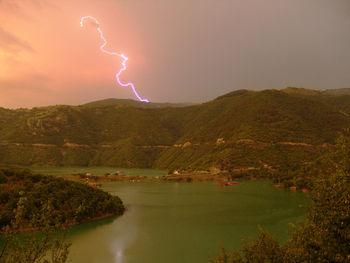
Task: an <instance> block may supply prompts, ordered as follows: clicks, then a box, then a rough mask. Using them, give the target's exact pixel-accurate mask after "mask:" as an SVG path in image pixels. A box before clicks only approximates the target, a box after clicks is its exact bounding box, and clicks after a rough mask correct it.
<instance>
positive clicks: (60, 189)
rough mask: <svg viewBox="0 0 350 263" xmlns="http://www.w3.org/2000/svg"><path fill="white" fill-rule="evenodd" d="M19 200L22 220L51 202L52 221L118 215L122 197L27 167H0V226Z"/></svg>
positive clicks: (8, 222)
mask: <svg viewBox="0 0 350 263" xmlns="http://www.w3.org/2000/svg"><path fill="white" fill-rule="evenodd" d="M20 198H22V201H23V211H22V214H23V217H24V220H25V221H24V222H30V221H31V220H32V219H33V218H34V217H35V216H38V214H40V211H41V210H42V208H43V206H45V205H47V204H48V203H49V204H50V205H51V206H52V209H53V210H52V211H51V214H50V219H51V220H52V222H54V223H61V224H65V223H70V224H71V223H73V224H74V223H80V222H84V221H89V220H93V219H96V218H99V217H104V216H108V215H109V216H110V215H121V214H122V213H123V212H124V206H123V203H122V201H121V200H120V198H119V197H117V196H112V195H110V194H109V193H106V192H104V191H102V190H100V189H96V188H93V187H90V186H87V185H83V184H81V183H77V182H72V181H68V180H64V179H62V178H56V177H52V176H44V175H38V174H32V173H31V172H30V171H28V170H18V169H8V168H1V169H0V230H2V228H3V227H4V226H6V225H9V224H10V223H11V221H12V220H13V219H14V217H15V209H17V205H18V201H19V199H20Z"/></svg>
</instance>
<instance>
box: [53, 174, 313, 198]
mask: <svg viewBox="0 0 350 263" xmlns="http://www.w3.org/2000/svg"><path fill="white" fill-rule="evenodd" d="M58 177H61V178H63V179H66V180H72V181H77V182H81V183H86V184H87V185H89V184H90V186H91V187H100V183H103V182H130V183H137V182H158V183H162V182H182V183H191V182H228V181H242V180H248V181H257V180H271V178H267V177H266V178H263V177H261V178H256V177H254V176H252V175H246V176H242V177H228V176H227V175H226V174H222V173H218V174H210V173H203V172H191V173H183V174H170V175H164V176H161V177H146V176H131V175H91V176H90V175H84V176H82V175H81V174H68V175H58ZM272 186H273V187H275V188H278V189H286V190H290V191H293V192H295V191H299V192H303V193H309V192H310V191H311V190H310V189H307V188H297V187H296V186H290V187H287V186H284V185H283V184H276V183H273V182H272Z"/></svg>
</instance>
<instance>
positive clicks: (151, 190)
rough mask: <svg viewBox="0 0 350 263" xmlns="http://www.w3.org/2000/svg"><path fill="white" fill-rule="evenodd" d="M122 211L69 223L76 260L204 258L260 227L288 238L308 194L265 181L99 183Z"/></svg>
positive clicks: (131, 262)
mask: <svg viewBox="0 0 350 263" xmlns="http://www.w3.org/2000/svg"><path fill="white" fill-rule="evenodd" d="M102 188H103V190H105V191H108V192H110V193H112V194H116V195H118V196H119V197H121V199H122V200H123V202H124V203H125V205H126V207H127V211H126V212H125V214H124V215H123V216H121V217H117V218H107V219H104V220H99V221H96V222H90V223H86V224H82V225H79V226H75V227H73V228H72V230H71V232H70V234H69V237H68V239H69V241H70V242H72V247H71V249H70V260H71V262H74V263H140V262H142V263H157V262H160V263H161V262H167V263H180V262H181V263H182V262H184V263H186V262H188V263H190V262H191V263H193V262H208V259H209V258H210V257H212V255H213V253H214V252H218V251H219V250H220V248H221V247H222V246H224V247H225V248H227V249H232V248H236V249H237V248H239V247H240V245H241V241H242V239H250V238H252V237H255V236H256V235H257V234H258V233H259V230H258V225H260V226H261V227H262V228H263V229H264V230H266V231H269V232H271V233H273V234H274V235H276V236H277V237H278V238H279V239H280V240H282V241H283V240H286V239H287V238H288V231H289V226H288V224H289V223H297V222H299V221H302V220H304V218H305V214H306V213H305V211H304V209H302V208H301V207H300V206H301V205H307V204H308V202H309V200H308V197H307V194H303V193H300V192H291V191H288V190H283V189H276V188H274V187H273V186H272V185H271V182H269V181H240V182H239V184H238V185H234V186H228V187H220V186H218V185H217V183H215V182H205V183H149V182H148V183H147V182H139V183H129V182H109V183H103V185H102Z"/></svg>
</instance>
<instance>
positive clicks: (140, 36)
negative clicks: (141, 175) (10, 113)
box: [0, 0, 350, 108]
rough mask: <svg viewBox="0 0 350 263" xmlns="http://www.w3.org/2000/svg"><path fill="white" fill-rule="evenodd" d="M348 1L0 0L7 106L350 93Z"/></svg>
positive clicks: (1, 87) (1, 101)
mask: <svg viewBox="0 0 350 263" xmlns="http://www.w3.org/2000/svg"><path fill="white" fill-rule="evenodd" d="M349 2H350V1H348V0H334V1H326V0H310V1H305V0H286V1H280V0H266V1H261V0H220V1H217V0H177V1H170V0H162V1H161V0H127V1H126V0H100V1H96V0H95V1H92V0H61V1H54V0H0V107H10V108H16V107H33V106H41V105H52V104H75V105H76V104H80V103H84V102H89V101H92V100H97V99H103V98H109V97H115V98H132V99H135V97H134V96H133V93H132V92H131V90H130V89H129V88H123V87H119V86H118V85H117V84H116V81H115V79H114V74H115V73H116V71H117V70H118V69H119V67H120V66H121V65H120V62H121V60H118V59H117V58H116V57H111V56H108V55H106V54H103V53H102V52H101V51H100V50H99V45H100V44H101V40H100V39H99V37H98V35H97V32H96V28H94V27H93V26H87V27H84V28H81V27H80V25H79V21H80V17H81V16H85V15H91V16H94V17H96V18H97V19H98V20H99V22H100V25H101V28H102V30H103V32H104V35H105V37H106V39H107V40H108V46H107V47H106V49H108V50H110V51H116V52H121V53H124V54H126V55H127V56H128V57H129V61H128V64H127V65H128V70H127V71H126V72H125V73H123V74H122V76H121V78H122V80H123V81H124V82H129V81H132V82H134V84H135V86H136V89H137V91H138V92H139V94H140V96H141V97H144V98H148V99H150V100H151V101H164V102H165V101H169V102H180V101H181V102H200V101H205V100H209V99H212V98H214V97H216V96H219V95H222V94H223V93H225V92H229V91H232V90H235V89H241V88H246V89H266V88H284V87H286V86H288V85H289V86H301V87H305V88H315V89H319V88H320V89H321V88H322V89H323V88H344V87H350V72H349V69H350V30H349V28H350V4H349Z"/></svg>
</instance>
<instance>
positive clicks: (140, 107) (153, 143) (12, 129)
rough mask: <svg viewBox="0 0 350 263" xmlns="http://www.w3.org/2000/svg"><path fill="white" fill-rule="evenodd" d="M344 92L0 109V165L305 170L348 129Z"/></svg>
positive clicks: (348, 101) (242, 93)
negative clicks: (302, 166) (299, 166)
mask: <svg viewBox="0 0 350 263" xmlns="http://www.w3.org/2000/svg"><path fill="white" fill-rule="evenodd" d="M348 94H350V93H349V90H347V89H345V90H336V91H323V92H321V91H314V90H305V89H296V88H287V89H285V90H281V91H277V90H264V91H247V90H238V91H234V92H231V93H229V94H226V95H224V96H221V97H218V98H216V99H215V100H212V101H210V102H207V103H203V104H199V105H189V106H186V105H178V104H154V105H152V104H149V105H148V104H140V103H138V102H133V101H129V100H128V101H126V102H123V100H104V101H100V102H93V103H89V104H86V105H81V106H51V107H40V108H33V109H30V110H29V109H17V110H9V109H3V108H0V163H3V164H10V165H65V166H73V165H74V166H76V165H77V166H117V167H153V168H166V169H188V168H190V169H209V168H210V167H215V166H218V165H219V164H220V162H222V161H223V160H227V159H228V160H230V161H231V163H232V165H233V166H235V167H237V168H249V167H278V166H279V165H281V164H282V163H286V162H288V163H293V162H296V163H307V162H310V161H312V160H314V159H315V158H317V157H318V156H319V155H320V154H322V153H323V152H325V151H327V149H329V148H330V147H332V145H333V144H334V143H335V139H336V138H337V136H338V133H339V132H340V131H341V130H342V129H344V128H346V127H349V126H350V117H349V114H350V95H348Z"/></svg>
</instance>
